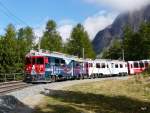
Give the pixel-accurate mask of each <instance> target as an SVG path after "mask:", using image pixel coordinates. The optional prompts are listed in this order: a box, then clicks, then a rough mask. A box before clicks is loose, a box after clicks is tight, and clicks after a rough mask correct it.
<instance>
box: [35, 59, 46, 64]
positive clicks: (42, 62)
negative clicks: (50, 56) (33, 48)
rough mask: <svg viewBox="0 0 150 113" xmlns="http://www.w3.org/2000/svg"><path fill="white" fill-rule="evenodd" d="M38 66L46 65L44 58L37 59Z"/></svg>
mask: <svg viewBox="0 0 150 113" xmlns="http://www.w3.org/2000/svg"><path fill="white" fill-rule="evenodd" d="M36 64H44V59H43V58H37V59H36Z"/></svg>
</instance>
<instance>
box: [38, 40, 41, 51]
mask: <svg viewBox="0 0 150 113" xmlns="http://www.w3.org/2000/svg"><path fill="white" fill-rule="evenodd" d="M40 48H41V38H40V37H39V43H38V51H40Z"/></svg>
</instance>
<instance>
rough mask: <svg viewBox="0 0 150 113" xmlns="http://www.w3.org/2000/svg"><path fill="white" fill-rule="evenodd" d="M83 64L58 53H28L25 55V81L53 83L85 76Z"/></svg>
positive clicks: (73, 57) (77, 59) (74, 58)
mask: <svg viewBox="0 0 150 113" xmlns="http://www.w3.org/2000/svg"><path fill="white" fill-rule="evenodd" d="M83 64H84V62H83V61H82V60H80V59H79V58H77V57H75V56H70V55H66V54H62V53H58V52H51V53H50V52H49V51H43V50H41V51H33V50H32V51H30V53H28V54H27V55H26V65H25V73H26V76H25V81H34V82H47V81H50V82H54V81H56V80H61V79H73V78H80V77H83V75H85V68H84V65H83Z"/></svg>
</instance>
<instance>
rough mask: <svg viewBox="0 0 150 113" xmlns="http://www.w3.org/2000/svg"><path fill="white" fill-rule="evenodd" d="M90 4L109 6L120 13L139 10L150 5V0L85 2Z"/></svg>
mask: <svg viewBox="0 0 150 113" xmlns="http://www.w3.org/2000/svg"><path fill="white" fill-rule="evenodd" d="M84 1H86V2H88V3H94V4H99V5H104V6H108V7H111V8H114V9H117V10H119V11H127V10H135V9H136V10H137V9H140V8H141V7H143V6H145V5H148V4H150V0H84Z"/></svg>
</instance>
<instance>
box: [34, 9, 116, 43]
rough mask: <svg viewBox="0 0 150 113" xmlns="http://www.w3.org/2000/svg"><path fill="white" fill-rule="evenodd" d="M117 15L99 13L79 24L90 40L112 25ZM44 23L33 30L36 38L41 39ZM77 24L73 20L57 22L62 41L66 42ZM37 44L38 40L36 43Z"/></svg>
mask: <svg viewBox="0 0 150 113" xmlns="http://www.w3.org/2000/svg"><path fill="white" fill-rule="evenodd" d="M116 15H117V13H114V12H110V13H108V12H106V11H100V12H98V13H96V14H94V15H91V16H89V17H87V18H86V19H85V20H84V21H83V22H81V23H82V24H83V26H84V28H85V30H86V31H87V32H88V34H89V36H90V39H91V40H92V39H93V38H94V37H95V35H96V34H97V32H98V31H100V30H102V29H104V28H105V27H107V26H108V25H110V24H112V22H113V20H114V19H115V17H116ZM45 24H46V22H45V23H44V24H43V25H41V27H37V28H35V29H34V32H35V35H36V36H37V37H41V36H42V35H43V31H44V29H45ZM76 24H77V22H76V21H74V20H69V19H65V20H61V21H59V22H58V27H57V31H58V32H59V33H60V35H61V37H62V39H63V41H65V42H66V41H67V39H68V38H69V37H70V34H71V31H72V29H73V27H74V26H75V25H76ZM36 42H38V38H37V41H36Z"/></svg>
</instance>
